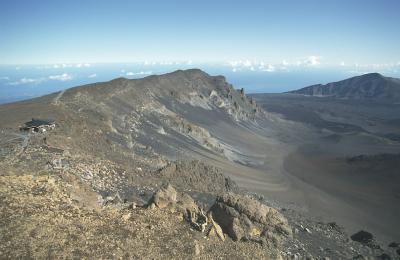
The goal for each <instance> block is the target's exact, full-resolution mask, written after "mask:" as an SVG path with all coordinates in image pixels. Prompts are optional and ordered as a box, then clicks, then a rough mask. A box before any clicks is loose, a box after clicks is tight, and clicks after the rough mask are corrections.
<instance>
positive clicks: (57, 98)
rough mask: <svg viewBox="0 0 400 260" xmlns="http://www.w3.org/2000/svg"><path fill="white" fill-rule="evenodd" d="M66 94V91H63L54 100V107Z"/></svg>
mask: <svg viewBox="0 0 400 260" xmlns="http://www.w3.org/2000/svg"><path fill="white" fill-rule="evenodd" d="M64 92H65V89H64V90H62V91H61V92H60V93H58V94H57V96H56V97H55V98H54V99H53V102H52V103H53V104H54V105H58V102H59V100H60V98H61V97H62V95H63V94H64Z"/></svg>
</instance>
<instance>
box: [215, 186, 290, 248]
mask: <svg viewBox="0 0 400 260" xmlns="http://www.w3.org/2000/svg"><path fill="white" fill-rule="evenodd" d="M211 212H212V216H213V217H214V219H215V221H216V222H217V223H218V224H219V225H220V226H221V227H222V230H223V231H224V232H225V233H227V234H228V235H229V236H230V237H231V238H232V239H233V240H236V241H239V240H243V239H251V240H253V239H255V240H262V239H263V238H264V239H268V240H271V241H273V243H274V244H280V242H281V241H282V240H283V239H284V238H285V237H287V236H291V235H292V231H291V228H290V226H289V224H288V221H287V220H286V218H285V217H283V215H282V214H280V213H279V212H278V211H277V210H275V209H273V208H271V207H268V206H266V205H264V204H262V203H260V202H259V201H257V200H255V199H253V198H250V197H247V196H242V195H238V194H234V193H226V194H224V195H222V196H219V197H218V198H217V200H216V203H215V204H214V205H213V206H212V208H211Z"/></svg>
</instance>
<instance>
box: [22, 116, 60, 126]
mask: <svg viewBox="0 0 400 260" xmlns="http://www.w3.org/2000/svg"><path fill="white" fill-rule="evenodd" d="M54 123H55V121H54V120H52V119H37V118H32V120H31V121H29V122H26V123H25V127H39V126H44V125H52V124H54Z"/></svg>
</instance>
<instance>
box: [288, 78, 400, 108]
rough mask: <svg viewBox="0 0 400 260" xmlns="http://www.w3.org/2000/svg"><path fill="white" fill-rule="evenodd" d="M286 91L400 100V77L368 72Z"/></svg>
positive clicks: (354, 97)
mask: <svg viewBox="0 0 400 260" xmlns="http://www.w3.org/2000/svg"><path fill="white" fill-rule="evenodd" d="M286 93H290V94H302V95H306V96H316V97H333V98H341V99H360V100H362V99H366V100H379V101H389V102H399V101H400V79H397V78H390V77H385V76H383V75H381V74H379V73H368V74H364V75H360V76H355V77H351V78H348V79H345V80H341V81H336V82H331V83H328V84H316V85H311V86H308V87H304V88H301V89H298V90H293V91H288V92H286Z"/></svg>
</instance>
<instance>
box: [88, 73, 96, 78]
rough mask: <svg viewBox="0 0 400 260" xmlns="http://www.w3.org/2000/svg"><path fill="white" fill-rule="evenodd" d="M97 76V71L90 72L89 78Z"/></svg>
mask: <svg viewBox="0 0 400 260" xmlns="http://www.w3.org/2000/svg"><path fill="white" fill-rule="evenodd" d="M95 77H97V74H96V73H93V74H90V75H89V76H88V78H95Z"/></svg>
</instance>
